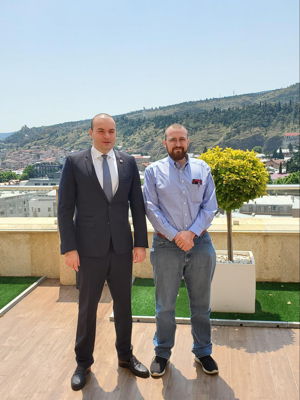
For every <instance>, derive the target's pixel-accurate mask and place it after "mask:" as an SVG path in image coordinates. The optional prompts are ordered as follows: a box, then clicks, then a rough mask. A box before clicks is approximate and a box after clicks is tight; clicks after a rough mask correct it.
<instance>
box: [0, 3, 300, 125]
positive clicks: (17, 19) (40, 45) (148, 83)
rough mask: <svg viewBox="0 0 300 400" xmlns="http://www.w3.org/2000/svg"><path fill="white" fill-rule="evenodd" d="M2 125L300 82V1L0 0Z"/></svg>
mask: <svg viewBox="0 0 300 400" xmlns="http://www.w3.org/2000/svg"><path fill="white" fill-rule="evenodd" d="M0 55H1V61H0V132H12V131H16V130H19V129H20V128H21V127H22V126H23V125H25V124H26V125H27V126H28V127H33V126H41V125H52V124H55V123H62V122H67V121H76V120H83V119H88V118H91V117H92V116H93V115H95V114H97V113H100V112H106V113H109V114H112V115H117V114H123V113H126V112H130V111H135V110H140V109H142V108H143V107H145V108H151V107H158V106H165V105H170V104H176V103H181V102H184V101H192V100H202V99H205V98H213V97H224V96H231V95H233V94H243V93H251V92H258V91H264V90H271V89H278V88H283V87H287V86H289V85H291V84H293V83H296V82H298V81H299V3H298V0H185V1H183V0H151V1H143V0H126V1H125V0H109V1H108V0H106V1H102V0H1V1H0Z"/></svg>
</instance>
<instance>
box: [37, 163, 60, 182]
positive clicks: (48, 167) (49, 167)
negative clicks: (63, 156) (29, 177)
mask: <svg viewBox="0 0 300 400" xmlns="http://www.w3.org/2000/svg"><path fill="white" fill-rule="evenodd" d="M33 168H34V176H35V177H44V176H47V177H48V178H58V179H59V177H60V174H61V170H62V164H59V163H55V162H38V163H35V164H34V165H33Z"/></svg>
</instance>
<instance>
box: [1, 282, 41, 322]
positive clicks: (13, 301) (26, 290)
mask: <svg viewBox="0 0 300 400" xmlns="http://www.w3.org/2000/svg"><path fill="white" fill-rule="evenodd" d="M46 278H47V277H46V276H42V277H41V278H40V279H38V280H37V281H36V282H34V283H33V284H32V285H30V286H29V287H28V288H27V289H25V290H24V291H23V292H22V293H20V294H19V295H18V296H17V297H15V298H14V299H13V300H12V301H10V302H9V303H8V304H6V306H4V307H2V308H1V310H0V317H3V315H4V314H5V313H7V311H9V310H10V309H11V308H13V307H14V306H15V305H16V304H18V303H19V301H21V300H22V299H24V297H26V296H27V295H28V294H29V293H31V292H32V291H33V290H34V289H35V288H36V287H37V286H38V285H40V284H41V283H42V282H43V281H44V280H45V279H46Z"/></svg>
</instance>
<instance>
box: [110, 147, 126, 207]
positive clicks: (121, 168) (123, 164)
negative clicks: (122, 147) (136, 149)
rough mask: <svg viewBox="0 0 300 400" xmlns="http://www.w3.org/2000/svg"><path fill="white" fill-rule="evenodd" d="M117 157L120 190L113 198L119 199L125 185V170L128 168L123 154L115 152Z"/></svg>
mask: <svg viewBox="0 0 300 400" xmlns="http://www.w3.org/2000/svg"><path fill="white" fill-rule="evenodd" d="M114 152H115V156H116V161H117V168H118V175H119V184H118V189H117V191H116V193H115V195H114V197H113V199H114V198H115V197H117V195H118V193H119V192H120V189H121V186H122V184H123V176H124V173H125V168H126V161H125V160H124V159H123V158H122V156H121V154H120V153H119V152H118V150H115V149H114Z"/></svg>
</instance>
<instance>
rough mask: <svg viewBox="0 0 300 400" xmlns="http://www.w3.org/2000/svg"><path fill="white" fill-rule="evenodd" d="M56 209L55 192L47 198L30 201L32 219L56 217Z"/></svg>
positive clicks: (35, 198) (42, 197) (39, 197)
mask: <svg viewBox="0 0 300 400" xmlns="http://www.w3.org/2000/svg"><path fill="white" fill-rule="evenodd" d="M56 207H57V204H56V193H55V190H52V191H51V192H49V193H48V194H47V195H46V196H45V195H44V196H37V197H33V198H31V199H30V200H29V201H28V208H29V216H30V217H56Z"/></svg>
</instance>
